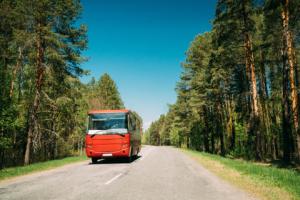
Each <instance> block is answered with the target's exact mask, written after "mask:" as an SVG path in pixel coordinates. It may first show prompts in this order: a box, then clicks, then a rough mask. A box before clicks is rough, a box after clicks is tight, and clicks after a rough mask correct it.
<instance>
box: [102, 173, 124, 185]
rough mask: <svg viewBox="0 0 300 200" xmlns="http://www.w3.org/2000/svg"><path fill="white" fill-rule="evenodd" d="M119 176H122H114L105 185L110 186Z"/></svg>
mask: <svg viewBox="0 0 300 200" xmlns="http://www.w3.org/2000/svg"><path fill="white" fill-rule="evenodd" d="M120 176H122V173H120V174H118V175H116V176H114V177H113V178H112V179H110V180H108V181H107V182H106V183H105V185H109V184H111V183H112V182H113V181H115V180H117V178H119V177H120Z"/></svg>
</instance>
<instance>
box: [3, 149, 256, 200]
mask: <svg viewBox="0 0 300 200" xmlns="http://www.w3.org/2000/svg"><path fill="white" fill-rule="evenodd" d="M0 199H1V200H5V199H10V200H11V199H24V200H27V199H28V200H35V199H41V200H46V199H62V200H67V199H85V200H89V199H99V200H114V199H122V200H127V199H128V200H129V199H130V200H148V199H151V200H160V199H166V200H176V199H180V200H189V199H191V200H192V199H197V200H198V199H204V200H210V199H221V200H235V199H236V200H247V199H254V198H252V197H250V196H249V195H248V194H247V193H245V192H243V191H241V190H239V189H237V188H235V187H233V186H231V185H229V184H228V183H226V182H224V181H222V180H220V179H219V178H218V177H216V176H215V175H213V174H211V173H210V172H209V171H207V170H206V169H204V168H203V167H202V166H201V165H199V164H198V163H197V162H196V161H194V160H193V159H191V158H190V157H188V156H187V155H185V154H184V153H182V152H181V151H180V150H178V149H175V148H172V147H153V146H146V147H143V149H142V152H141V155H140V157H139V158H138V159H136V160H134V161H133V162H131V163H126V162H124V161H123V162H122V161H121V160H113V161H103V160H100V161H99V163H98V164H91V163H90V161H84V162H80V163H76V164H71V165H67V166H64V167H61V168H57V169H53V170H50V171H46V172H40V173H35V174H32V175H27V176H23V177H19V178H16V179H12V180H8V181H3V182H0Z"/></svg>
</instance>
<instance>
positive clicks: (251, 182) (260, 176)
mask: <svg viewBox="0 0 300 200" xmlns="http://www.w3.org/2000/svg"><path fill="white" fill-rule="evenodd" d="M183 152H185V153H186V154H188V155H190V156H191V157H193V158H194V159H196V160H197V161H198V162H200V163H201V164H202V165H203V166H204V167H205V168H207V169H208V170H209V171H211V172H213V173H215V174H217V175H218V176H220V177H221V178H223V179H224V180H227V181H229V182H230V183H232V184H233V185H236V186H238V187H239V188H241V189H244V190H247V191H248V192H250V193H251V194H254V195H255V196H257V197H259V198H260V199H266V200H288V199H295V200H299V199H300V184H299V183H300V173H299V171H296V169H283V168H277V167H274V166H272V165H270V164H265V163H254V162H247V161H244V160H238V159H230V158H225V157H221V156H218V155H213V154H208V153H204V152H198V151H193V150H188V149H183Z"/></svg>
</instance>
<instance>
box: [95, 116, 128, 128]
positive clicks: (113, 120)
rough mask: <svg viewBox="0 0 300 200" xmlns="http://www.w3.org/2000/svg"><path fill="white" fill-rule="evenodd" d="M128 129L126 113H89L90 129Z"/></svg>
mask: <svg viewBox="0 0 300 200" xmlns="http://www.w3.org/2000/svg"><path fill="white" fill-rule="evenodd" d="M109 129H127V117H126V114H125V113H101V114H100V113H99V114H90V115H89V130H109Z"/></svg>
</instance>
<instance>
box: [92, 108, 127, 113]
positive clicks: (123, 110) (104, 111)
mask: <svg viewBox="0 0 300 200" xmlns="http://www.w3.org/2000/svg"><path fill="white" fill-rule="evenodd" d="M128 112H129V110H127V109H122V110H90V111H89V112H88V114H97V113H128Z"/></svg>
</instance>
